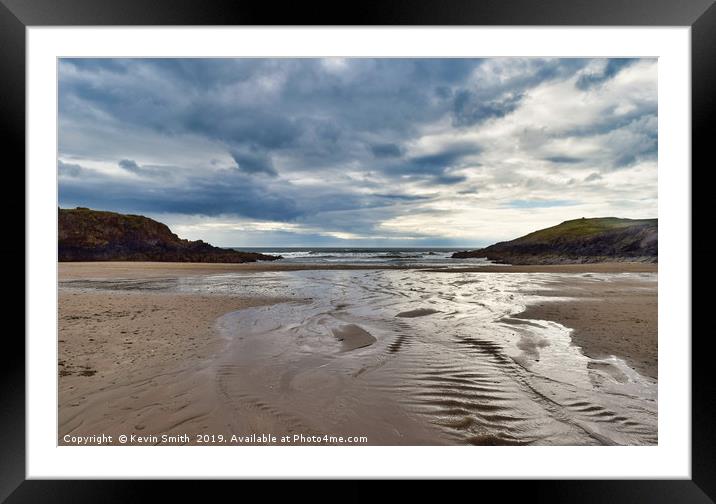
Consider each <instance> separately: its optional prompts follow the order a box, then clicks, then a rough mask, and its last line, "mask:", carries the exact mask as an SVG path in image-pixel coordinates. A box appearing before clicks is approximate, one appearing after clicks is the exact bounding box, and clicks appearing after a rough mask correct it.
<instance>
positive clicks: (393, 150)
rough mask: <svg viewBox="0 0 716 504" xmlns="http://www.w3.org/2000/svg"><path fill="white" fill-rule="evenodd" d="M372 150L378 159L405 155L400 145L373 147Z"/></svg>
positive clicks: (378, 145) (388, 144) (386, 144)
mask: <svg viewBox="0 0 716 504" xmlns="http://www.w3.org/2000/svg"><path fill="white" fill-rule="evenodd" d="M370 150H371V152H373V155H374V156H375V157H377V158H385V157H400V156H401V155H402V154H403V151H402V149H401V148H400V146H399V145H396V144H391V143H385V144H375V145H371V146H370Z"/></svg>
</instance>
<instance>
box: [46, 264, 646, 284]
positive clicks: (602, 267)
mask: <svg viewBox="0 0 716 504" xmlns="http://www.w3.org/2000/svg"><path fill="white" fill-rule="evenodd" d="M376 269H393V270H423V271H430V272H436V273H657V272H658V264H654V263H629V262H614V263H585V264H544V265H524V266H505V265H491V266H469V265H464V266H459V265H457V264H456V266H455V267H451V268H436V267H433V266H427V267H415V266H398V265H388V264H310V263H305V264H299V263H283V264H277V263H275V262H270V263H264V262H257V263H239V264H232V263H170V262H120V261H107V262H61V263H58V267H57V274H58V280H60V281H67V280H87V279H92V278H122V277H123V276H127V275H138V274H141V275H143V276H142V277H143V278H151V277H168V276H175V275H207V274H221V273H240V272H256V271H259V272H263V271H302V270H376Z"/></svg>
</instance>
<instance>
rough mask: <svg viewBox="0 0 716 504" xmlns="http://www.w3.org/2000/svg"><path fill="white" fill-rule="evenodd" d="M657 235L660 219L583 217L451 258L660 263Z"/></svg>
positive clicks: (503, 261)
mask: <svg viewBox="0 0 716 504" xmlns="http://www.w3.org/2000/svg"><path fill="white" fill-rule="evenodd" d="M658 235H659V226H658V220H657V219H640V220H634V219H618V218H615V217H605V218H596V219H584V218H582V219H575V220H569V221H565V222H562V223H561V224H559V225H557V226H554V227H550V228H546V229H541V230H539V231H535V232H533V233H530V234H528V235H525V236H522V237H520V238H517V239H515V240H511V241H506V242H500V243H496V244H494V245H490V246H489V247H485V248H483V249H478V250H470V251H464V252H455V253H454V254H453V255H452V257H453V258H456V259H461V258H471V257H484V258H487V259H489V260H491V261H494V262H498V263H502V264H515V265H517V264H519V265H521V264H567V263H594V262H611V261H642V262H658Z"/></svg>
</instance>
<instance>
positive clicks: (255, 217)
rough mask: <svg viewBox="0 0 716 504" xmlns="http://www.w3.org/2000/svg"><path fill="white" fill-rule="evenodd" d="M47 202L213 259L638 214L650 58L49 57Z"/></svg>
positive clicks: (471, 241) (513, 231) (653, 105)
mask: <svg viewBox="0 0 716 504" xmlns="http://www.w3.org/2000/svg"><path fill="white" fill-rule="evenodd" d="M58 96H59V132H58V137H59V148H58V166H57V168H58V181H59V182H58V193H59V204H60V206H61V207H62V208H72V207H76V206H83V207H89V208H93V209H98V210H110V211H117V212H122V213H133V214H141V215H146V216H148V217H151V218H154V219H156V220H159V221H161V222H164V223H165V224H167V225H169V227H170V228H171V229H172V231H173V232H175V233H177V234H178V235H179V236H180V237H182V238H189V239H202V240H204V241H207V242H209V243H212V244H214V245H218V246H227V247H230V246H236V247H241V246H246V247H249V246H257V247H264V246H266V247H271V246H276V247H281V246H285V247H290V246H331V247H340V246H366V247H372V246H378V247H383V246H395V247H431V246H432V247H438V246H442V247H460V246H475V247H477V246H484V245H488V244H490V243H494V242H497V241H501V240H509V239H512V238H516V237H518V236H521V235H523V234H526V233H528V232H531V231H534V230H536V229H540V228H544V227H549V226H553V225H556V224H559V223H560V222H562V221H565V220H568V219H574V218H580V217H607V216H613V217H627V218H650V217H656V216H657V60H656V59H541V58H488V59H340V58H328V59H106V58H105V59H61V60H60V62H59V89H58Z"/></svg>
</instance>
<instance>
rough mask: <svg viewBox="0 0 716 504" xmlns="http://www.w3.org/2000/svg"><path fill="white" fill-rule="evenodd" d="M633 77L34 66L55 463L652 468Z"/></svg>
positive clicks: (648, 321)
mask: <svg viewBox="0 0 716 504" xmlns="http://www.w3.org/2000/svg"><path fill="white" fill-rule="evenodd" d="M657 69H658V61H657V59H656V58H533V57H530V58H516V57H506V58H336V57H331V58H194V59H189V58H154V59H152V58H60V59H58V60H57V99H58V132H57V134H58V152H57V235H58V242H57V300H58V306H57V322H58V332H57V380H58V390H57V394H58V412H57V413H58V417H57V418H58V422H57V443H58V445H61V446H98V445H107V446H127V445H129V446H164V445H172V446H185V445H186V446H188V445H191V446H197V445H198V446H202V445H205V446H446V445H472V446H476V447H477V446H534V445H549V446H625V445H626V446H655V445H658V441H659V437H658V428H657V427H658V316H657V314H658V199H657V195H658V177H657V166H658V159H657V152H658V141H657V139H658V128H657V123H658V93H657V89H658V85H657V84H658V83H657V73H658V72H657ZM50 214H51V212H50ZM665 225H666V224H665ZM665 253H666V252H665ZM665 257H666V256H665ZM662 273H664V274H666V273H665V272H662ZM473 449H479V448H470V450H473ZM113 452H114V450H113Z"/></svg>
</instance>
